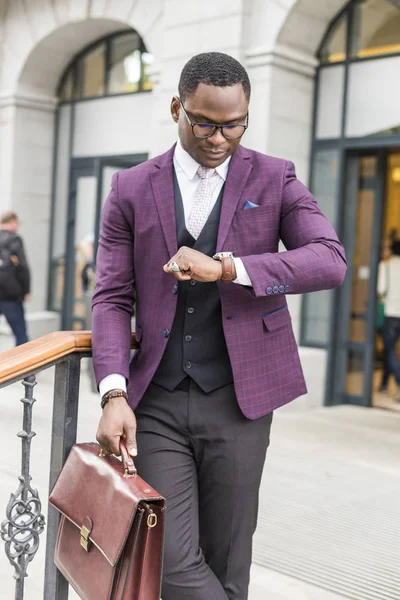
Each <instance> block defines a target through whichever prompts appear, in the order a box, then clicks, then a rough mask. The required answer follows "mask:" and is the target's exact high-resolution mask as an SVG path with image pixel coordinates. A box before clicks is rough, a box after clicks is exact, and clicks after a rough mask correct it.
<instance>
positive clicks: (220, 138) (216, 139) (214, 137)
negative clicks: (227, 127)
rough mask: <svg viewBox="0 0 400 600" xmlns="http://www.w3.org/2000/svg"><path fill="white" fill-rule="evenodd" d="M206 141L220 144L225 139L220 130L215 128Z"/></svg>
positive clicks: (215, 144) (214, 144)
mask: <svg viewBox="0 0 400 600" xmlns="http://www.w3.org/2000/svg"><path fill="white" fill-rule="evenodd" d="M208 141H209V142H210V143H211V144H212V145H213V146H220V145H221V144H223V143H224V142H225V141H226V140H225V138H224V136H223V135H222V131H221V130H220V129H216V131H215V133H214V134H213V135H212V136H211V137H209V138H208Z"/></svg>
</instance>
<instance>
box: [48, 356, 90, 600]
mask: <svg viewBox="0 0 400 600" xmlns="http://www.w3.org/2000/svg"><path fill="white" fill-rule="evenodd" d="M80 358H81V357H80V356H79V355H71V356H69V357H68V358H66V359H65V360H64V361H63V362H61V363H59V364H57V365H56V372H55V379H54V405H53V429H52V438H51V458H50V481H49V489H50V490H51V489H52V488H53V485H54V483H55V481H56V479H57V476H58V474H59V472H60V471H61V469H62V467H63V465H64V462H65V460H66V458H67V456H68V453H69V451H70V450H71V448H72V446H73V445H74V444H75V441H76V429H77V420H78V400H79V379H80ZM47 522H48V524H47V545H46V570H45V581H44V596H43V597H44V598H45V600H68V583H67V581H66V580H65V579H64V577H63V576H62V575H61V573H60V572H59V571H58V569H57V568H56V566H55V564H54V549H55V545H56V539H57V531H58V524H59V516H58V513H57V511H56V510H55V509H54V508H53V507H52V506H49V514H48V520H47Z"/></svg>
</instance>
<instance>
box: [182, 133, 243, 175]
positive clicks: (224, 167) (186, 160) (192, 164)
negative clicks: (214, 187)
mask: <svg viewBox="0 0 400 600" xmlns="http://www.w3.org/2000/svg"><path fill="white" fill-rule="evenodd" d="M231 158H232V157H231V156H229V157H228V158H227V159H226V160H225V161H224V162H223V163H222V164H221V165H219V166H218V167H216V169H215V170H216V172H217V173H218V175H219V176H220V177H221V179H223V180H224V181H226V178H227V176H228V169H229V163H230V160H231ZM174 159H175V160H176V162H177V163H178V165H179V166H180V168H181V169H182V171H183V172H184V173H185V175H186V176H187V178H188V179H189V180H190V181H192V179H193V178H194V177H195V175H196V173H197V169H198V168H199V166H200V165H199V163H198V162H196V161H195V160H194V158H192V157H191V156H190V154H189V153H188V152H186V150H184V149H183V148H182V144H181V142H180V140H178V142H177V144H176V147H175V152H174Z"/></svg>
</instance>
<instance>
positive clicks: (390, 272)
mask: <svg viewBox="0 0 400 600" xmlns="http://www.w3.org/2000/svg"><path fill="white" fill-rule="evenodd" d="M391 250H392V256H391V257H390V258H389V260H387V261H382V262H381V263H380V265H379V273H378V294H379V295H380V296H381V297H382V298H384V300H385V319H384V322H383V345H384V353H385V362H386V364H387V368H388V373H389V375H390V374H392V375H393V376H394V378H395V379H396V384H397V392H396V395H395V401H396V402H400V362H399V359H398V357H397V352H396V344H397V342H398V340H399V338H400V240H395V241H394V242H393V243H392V248H391ZM388 379H389V377H387V378H385V380H384V381H382V386H381V388H380V391H381V392H385V391H387V384H388Z"/></svg>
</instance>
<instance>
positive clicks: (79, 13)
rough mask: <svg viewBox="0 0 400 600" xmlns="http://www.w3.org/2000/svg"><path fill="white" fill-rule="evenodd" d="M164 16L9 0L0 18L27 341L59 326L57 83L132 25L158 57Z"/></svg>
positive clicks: (6, 152)
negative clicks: (25, 262) (54, 270)
mask: <svg viewBox="0 0 400 600" xmlns="http://www.w3.org/2000/svg"><path fill="white" fill-rule="evenodd" d="M162 11H163V2H162V0H156V1H155V2H152V3H151V6H149V5H148V3H146V2H145V1H144V0H124V1H121V2H90V1H89V0H70V1H69V2H68V3H66V2H45V3H43V2H29V3H20V2H10V3H8V10H7V11H3V13H2V14H1V18H0V20H1V38H2V40H1V45H0V53H1V68H0V123H1V135H0V209H1V210H7V209H9V208H11V209H13V210H15V211H16V212H17V213H18V214H19V215H20V217H21V233H22V235H23V237H24V240H25V244H26V247H27V249H28V250H29V256H28V258H29V260H30V264H31V268H32V275H33V277H32V280H33V290H32V291H33V298H32V302H31V303H30V304H29V306H28V307H27V308H28V315H27V316H28V324H29V329H30V333H31V337H37V336H39V335H42V334H44V333H46V332H48V331H54V329H58V328H59V326H60V325H59V318H58V313H55V312H54V311H49V310H48V308H49V287H48V283H49V270H50V261H49V250H50V249H49V244H50V241H51V240H50V225H51V210H52V203H53V199H52V179H54V175H53V177H52V171H53V165H54V163H55V158H56V157H55V156H54V137H55V129H56V127H55V112H56V110H57V106H58V104H59V100H58V98H57V87H58V85H59V82H60V77H61V76H62V74H63V72H64V71H65V69H66V67H67V66H68V64H69V63H70V62H71V60H72V59H73V58H74V57H75V56H76V55H77V54H78V53H79V52H81V50H82V49H83V48H86V47H87V46H88V45H90V44H92V43H94V42H95V41H96V40H99V39H102V38H104V37H107V36H108V35H110V34H112V33H115V32H120V31H123V30H126V29H127V28H129V27H132V28H134V30H135V31H137V32H139V33H140V35H141V37H142V39H143V40H144V41H145V44H146V47H147V48H150V49H151V51H152V53H153V55H159V50H160V27H161V24H162ZM153 72H154V69H153ZM139 95H140V94H138V96H139ZM132 97H133V94H132ZM149 97H150V96H149V95H147V98H149ZM99 101H101V99H99ZM83 102H84V101H82V103H83ZM146 150H147V149H146ZM53 188H54V186H53ZM39 240H40V243H38V241H39ZM64 240H65V236H64Z"/></svg>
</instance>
